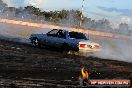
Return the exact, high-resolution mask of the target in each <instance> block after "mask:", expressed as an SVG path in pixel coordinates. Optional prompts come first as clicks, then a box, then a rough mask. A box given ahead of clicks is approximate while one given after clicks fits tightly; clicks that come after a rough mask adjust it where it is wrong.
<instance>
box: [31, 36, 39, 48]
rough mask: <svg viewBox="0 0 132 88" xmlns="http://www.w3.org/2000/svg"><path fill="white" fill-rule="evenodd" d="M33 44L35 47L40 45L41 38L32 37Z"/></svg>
mask: <svg viewBox="0 0 132 88" xmlns="http://www.w3.org/2000/svg"><path fill="white" fill-rule="evenodd" d="M32 45H33V46H35V47H39V46H40V44H39V40H38V39H37V38H33V39H32Z"/></svg>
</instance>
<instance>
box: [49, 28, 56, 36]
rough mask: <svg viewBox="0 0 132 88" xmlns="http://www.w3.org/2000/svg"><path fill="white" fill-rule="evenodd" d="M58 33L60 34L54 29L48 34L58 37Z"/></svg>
mask: <svg viewBox="0 0 132 88" xmlns="http://www.w3.org/2000/svg"><path fill="white" fill-rule="evenodd" d="M57 33H58V30H57V29H53V30H51V31H50V32H48V33H47V35H48V36H54V37H56V34H57Z"/></svg>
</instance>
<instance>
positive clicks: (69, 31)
mask: <svg viewBox="0 0 132 88" xmlns="http://www.w3.org/2000/svg"><path fill="white" fill-rule="evenodd" d="M53 30H62V31H67V32H77V31H70V30H65V29H53ZM77 33H82V32H77Z"/></svg>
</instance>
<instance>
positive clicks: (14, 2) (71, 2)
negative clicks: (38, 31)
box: [3, 0, 132, 24]
mask: <svg viewBox="0 0 132 88" xmlns="http://www.w3.org/2000/svg"><path fill="white" fill-rule="evenodd" d="M3 1H4V2H5V3H7V4H8V5H9V6H15V7H20V6H21V7H24V6H27V5H33V6H36V7H39V8H40V9H42V10H46V11H51V10H61V9H68V10H69V9H79V10H81V9H82V4H83V5H84V9H83V13H84V14H85V16H88V17H91V18H92V19H97V20H99V19H102V18H106V19H109V20H110V21H112V22H113V23H114V24H117V23H119V22H126V23H128V24H132V6H131V3H132V0H84V3H83V0H3Z"/></svg>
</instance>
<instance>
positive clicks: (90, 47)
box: [30, 29, 100, 52]
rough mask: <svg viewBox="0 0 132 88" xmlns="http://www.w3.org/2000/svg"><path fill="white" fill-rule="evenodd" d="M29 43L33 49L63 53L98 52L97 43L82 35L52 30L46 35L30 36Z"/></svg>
mask: <svg viewBox="0 0 132 88" xmlns="http://www.w3.org/2000/svg"><path fill="white" fill-rule="evenodd" d="M30 40H31V43H32V45H33V46H35V47H40V46H42V45H43V46H48V47H56V48H60V49H63V50H65V51H69V50H75V51H80V52H96V51H100V45H99V44H98V43H95V42H92V41H90V40H89V39H88V38H87V37H86V36H85V34H84V33H81V32H75V31H68V30H62V29H53V30H51V31H49V32H48V33H47V34H32V35H31V37H30Z"/></svg>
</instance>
